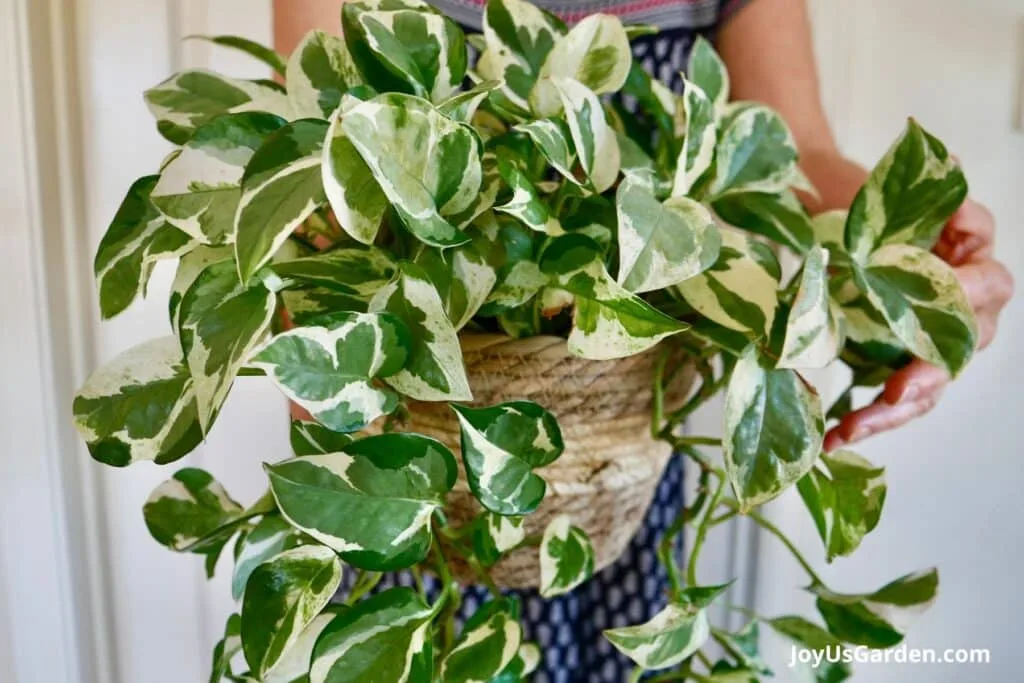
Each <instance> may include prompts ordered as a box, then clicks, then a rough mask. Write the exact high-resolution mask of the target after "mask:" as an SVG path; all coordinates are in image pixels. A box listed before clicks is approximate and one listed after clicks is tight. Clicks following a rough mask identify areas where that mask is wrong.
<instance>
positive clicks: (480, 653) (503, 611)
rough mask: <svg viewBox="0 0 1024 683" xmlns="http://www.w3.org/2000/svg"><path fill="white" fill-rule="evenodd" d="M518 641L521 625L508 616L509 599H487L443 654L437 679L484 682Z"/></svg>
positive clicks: (500, 668) (502, 665)
mask: <svg viewBox="0 0 1024 683" xmlns="http://www.w3.org/2000/svg"><path fill="white" fill-rule="evenodd" d="M522 640H523V628H522V626H520V625H519V623H518V622H517V621H516V620H515V619H514V618H513V617H512V614H511V604H510V602H509V601H508V600H501V599H498V600H496V601H491V602H488V603H486V604H484V605H483V606H482V607H481V608H480V610H479V611H478V612H477V613H476V614H474V615H473V616H471V617H470V619H469V621H468V622H467V624H466V627H465V629H464V630H463V632H462V633H461V634H460V635H459V638H458V640H457V641H456V642H455V645H454V646H453V647H452V649H451V651H449V653H448V655H447V656H446V657H445V659H444V661H443V662H442V664H441V680H443V681H446V683H488V682H489V681H491V680H493V679H494V677H496V676H498V674H500V673H501V672H502V671H503V670H504V669H505V667H507V666H508V665H509V664H510V663H511V662H512V660H513V659H515V657H516V655H517V654H518V652H519V647H520V645H521V643H522Z"/></svg>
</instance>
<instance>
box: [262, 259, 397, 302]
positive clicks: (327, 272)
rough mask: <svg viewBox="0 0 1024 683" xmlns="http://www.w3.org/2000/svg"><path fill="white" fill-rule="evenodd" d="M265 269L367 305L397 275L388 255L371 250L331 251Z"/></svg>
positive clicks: (288, 279)
mask: <svg viewBox="0 0 1024 683" xmlns="http://www.w3.org/2000/svg"><path fill="white" fill-rule="evenodd" d="M269 268H270V270H272V271H274V273H275V274H277V276H278V277H280V278H281V279H282V280H285V281H286V282H295V283H298V284H300V285H303V286H316V287H325V288H327V289H332V290H335V291H337V292H339V293H342V294H348V295H350V296H351V297H352V298H354V299H358V300H360V301H365V302H367V303H369V301H370V299H372V298H373V295H374V294H376V293H377V291H378V290H380V288H381V287H383V286H384V285H386V284H387V283H388V282H390V281H391V279H392V278H394V276H395V273H397V272H398V265H397V264H396V263H395V261H394V260H393V259H392V258H391V256H390V254H388V252H386V251H384V250H383V249H377V248H375V247H370V248H359V247H353V248H344V249H331V250H330V251H326V252H322V253H319V254H313V255H311V256H304V257H302V258H297V259H292V260H289V261H279V262H277V263H274V264H271V265H270V266H269Z"/></svg>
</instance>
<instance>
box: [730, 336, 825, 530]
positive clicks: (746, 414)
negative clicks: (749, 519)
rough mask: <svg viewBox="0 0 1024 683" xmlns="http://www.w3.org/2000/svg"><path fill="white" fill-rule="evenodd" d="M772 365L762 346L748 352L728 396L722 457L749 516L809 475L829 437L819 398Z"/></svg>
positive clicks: (797, 379)
mask: <svg viewBox="0 0 1024 683" xmlns="http://www.w3.org/2000/svg"><path fill="white" fill-rule="evenodd" d="M768 362H769V361H768V360H766V359H763V358H761V356H760V355H759V354H758V350H757V347H756V346H753V345H752V346H751V347H750V348H748V349H747V352H746V353H744V354H743V356H741V357H740V358H739V360H738V361H737V362H736V367H735V368H734V369H733V372H732V377H731V378H730V380H729V385H728V389H727V391H726V395H725V408H724V411H723V412H724V416H725V425H724V428H723V434H724V435H725V438H723V439H722V456H723V459H724V460H725V471H726V473H727V474H728V476H729V481H730V483H731V484H732V488H733V491H734V492H735V494H736V499H737V500H738V501H739V503H740V507H741V509H742V510H744V511H746V510H750V509H752V508H755V507H757V506H758V505H761V504H763V503H766V502H768V501H769V500H771V499H773V498H775V497H776V496H778V495H779V494H780V493H782V492H783V491H784V490H786V489H787V488H788V487H789V486H790V485H792V484H795V483H796V482H797V481H798V480H799V479H800V478H801V477H803V476H804V475H805V474H807V473H808V472H809V471H810V470H811V468H812V467H814V462H815V460H817V458H818V454H819V453H820V452H821V444H822V441H823V440H824V436H825V418H824V415H823V413H822V408H821V400H820V399H819V398H818V395H817V394H816V393H815V392H814V391H813V390H812V389H811V388H810V387H809V386H808V385H807V384H806V383H805V382H804V380H803V379H802V378H801V377H800V375H798V374H797V373H795V372H794V371H792V370H776V369H772V368H770V367H766V364H767V363H768Z"/></svg>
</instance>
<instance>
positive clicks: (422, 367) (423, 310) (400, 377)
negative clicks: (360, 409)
mask: <svg viewBox="0 0 1024 683" xmlns="http://www.w3.org/2000/svg"><path fill="white" fill-rule="evenodd" d="M370 311H371V312H377V313H382V312H387V313H391V314H392V315H394V316H396V317H397V318H398V319H399V320H401V321H402V322H403V323H405V326H406V328H407V329H408V330H409V334H410V338H411V341H410V343H409V346H408V359H407V360H406V363H405V367H404V368H402V369H401V370H400V371H399V372H397V373H396V374H394V375H391V376H390V377H388V378H387V379H386V380H385V381H386V382H387V383H388V384H389V385H391V387H392V388H393V389H395V390H396V391H398V392H399V393H402V394H405V395H406V396H409V397H410V398H414V399H416V400H418V401H468V400H470V399H472V397H473V394H472V392H471V391H470V389H469V380H468V379H467V377H466V367H465V365H464V364H463V362H462V347H461V346H459V338H458V335H457V333H456V331H455V326H454V325H452V323H451V321H450V320H448V316H447V315H446V314H445V311H444V302H443V301H442V300H441V295H440V294H439V293H438V291H437V288H436V287H434V284H433V283H432V282H431V281H430V277H429V276H428V275H427V273H426V272H425V271H424V270H423V269H422V268H420V267H419V266H417V265H415V264H413V263H403V264H402V265H401V269H400V272H399V275H398V277H397V278H395V279H394V280H392V281H391V283H389V284H388V285H387V286H386V287H384V288H382V289H381V290H380V291H379V292H377V295H376V296H374V298H373V299H372V300H371V301H370Z"/></svg>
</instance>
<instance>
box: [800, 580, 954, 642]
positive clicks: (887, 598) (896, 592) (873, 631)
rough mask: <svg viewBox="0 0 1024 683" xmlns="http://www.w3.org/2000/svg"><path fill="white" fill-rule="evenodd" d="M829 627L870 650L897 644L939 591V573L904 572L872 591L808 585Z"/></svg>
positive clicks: (838, 634)
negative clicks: (854, 592)
mask: <svg viewBox="0 0 1024 683" xmlns="http://www.w3.org/2000/svg"><path fill="white" fill-rule="evenodd" d="M807 590H809V591H810V592H812V593H814V595H816V596H817V598H818V599H817V607H818V611H819V612H820V613H821V616H822V617H824V619H825V623H826V624H827V625H828V630H829V632H830V633H832V635H834V636H836V637H837V638H839V639H840V640H843V641H846V642H848V643H854V644H856V645H864V646H865V647H869V648H873V649H885V648H890V647H893V646H894V645H898V644H899V643H901V642H902V641H903V637H904V636H905V635H906V633H907V631H908V630H909V629H910V626H911V625H912V624H913V622H914V621H915V620H916V619H917V617H919V616H920V615H921V614H923V613H924V612H925V611H926V610H927V609H928V608H929V607H931V605H932V603H933V602H935V598H936V596H937V594H938V590H939V573H938V571H936V570H935V569H928V570H926V571H920V572H916V573H913V574H907V575H906V576H903V577H900V578H898V579H896V580H895V581H893V582H891V583H888V584H886V585H885V586H883V587H882V588H880V589H878V590H877V591H875V592H874V593H866V594H861V595H847V594H841V593H834V592H832V591H830V590H828V589H827V588H825V587H824V586H811V587H810V588H808V589H807Z"/></svg>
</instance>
